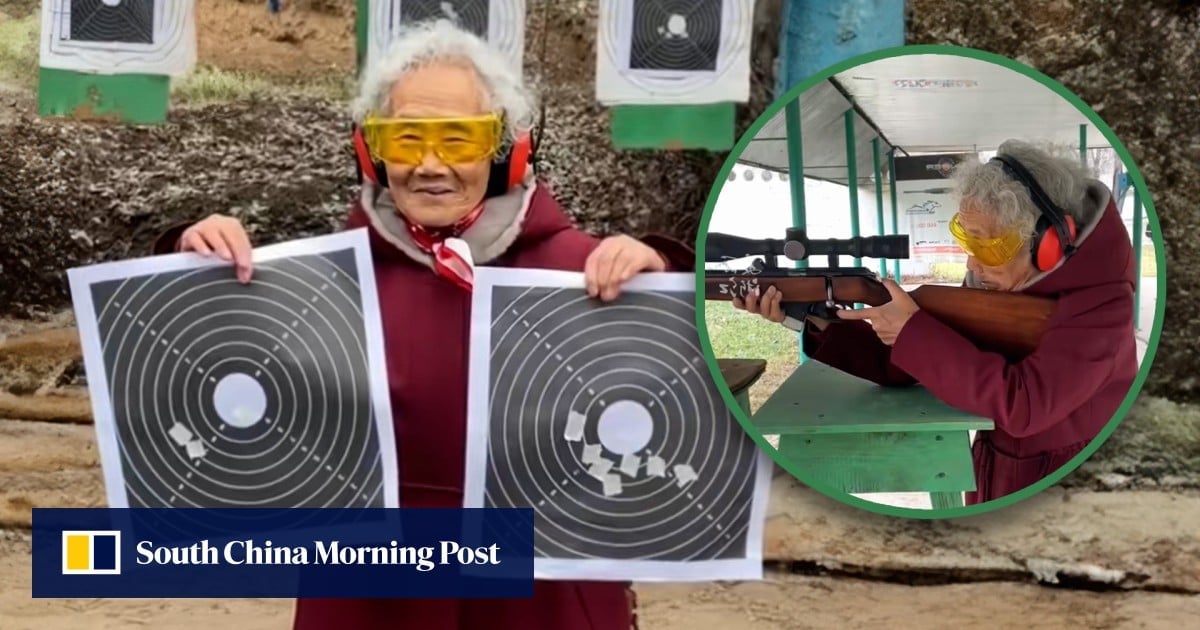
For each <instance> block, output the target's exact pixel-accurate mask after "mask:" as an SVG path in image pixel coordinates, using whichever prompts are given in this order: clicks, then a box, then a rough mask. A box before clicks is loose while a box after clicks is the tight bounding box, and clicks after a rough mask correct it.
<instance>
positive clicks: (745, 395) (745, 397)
mask: <svg viewBox="0 0 1200 630" xmlns="http://www.w3.org/2000/svg"><path fill="white" fill-rule="evenodd" d="M733 399H734V400H736V401H737V404H738V406H739V407H741V408H742V412H743V413H745V414H746V415H750V388H749V387H747V388H746V389H743V390H742V391H740V392H738V393H736V394H734V395H733Z"/></svg>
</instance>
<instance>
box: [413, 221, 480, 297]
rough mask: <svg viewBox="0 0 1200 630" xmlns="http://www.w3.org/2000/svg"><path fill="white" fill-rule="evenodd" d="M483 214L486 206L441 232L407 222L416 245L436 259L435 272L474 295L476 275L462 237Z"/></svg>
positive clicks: (441, 229) (434, 261) (468, 247)
mask: <svg viewBox="0 0 1200 630" xmlns="http://www.w3.org/2000/svg"><path fill="white" fill-rule="evenodd" d="M481 214H483V204H482V203H481V204H479V205H478V206H476V207H475V209H474V210H472V211H471V212H470V213H469V214H467V216H465V217H463V218H461V219H459V220H458V222H456V223H455V224H454V225H451V226H449V227H445V228H438V229H429V228H426V227H423V226H421V225H418V224H416V223H413V222H412V221H408V220H407V219H406V220H405V223H406V224H407V225H408V233H409V234H410V235H412V238H413V242H415V243H416V244H417V247H420V248H421V250H422V251H424V252H425V253H426V254H429V255H430V256H432V257H433V272H434V273H436V274H437V275H439V276H441V277H443V278H445V279H446V280H449V281H450V282H453V283H454V284H455V285H457V286H458V287H459V288H462V289H464V290H466V291H470V290H471V287H472V286H473V285H474V282H475V272H474V271H473V269H472V267H471V261H470V255H471V250H470V246H468V245H467V243H466V242H465V241H463V240H462V239H460V238H458V237H459V236H460V235H462V233H463V232H465V231H466V230H467V228H469V227H471V226H472V225H473V224H474V223H475V221H476V220H478V219H479V215H481Z"/></svg>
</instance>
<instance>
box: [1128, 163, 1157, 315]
mask: <svg viewBox="0 0 1200 630" xmlns="http://www.w3.org/2000/svg"><path fill="white" fill-rule="evenodd" d="M1143 238H1144V235H1143V234H1142V196H1141V195H1140V194H1138V188H1137V186H1134V187H1133V282H1134V284H1133V329H1134V330H1141V329H1142V325H1141V321H1140V320H1141V317H1140V316H1139V315H1140V313H1141V310H1142V240H1143ZM1155 273H1162V269H1158V270H1156V272H1155Z"/></svg>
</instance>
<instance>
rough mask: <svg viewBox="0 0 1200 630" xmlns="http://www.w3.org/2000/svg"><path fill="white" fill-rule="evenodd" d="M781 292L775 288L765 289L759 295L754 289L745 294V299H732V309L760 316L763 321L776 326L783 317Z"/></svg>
mask: <svg viewBox="0 0 1200 630" xmlns="http://www.w3.org/2000/svg"><path fill="white" fill-rule="evenodd" d="M782 304H783V292H782V291H780V290H779V289H776V288H775V287H773V286H771V287H767V290H766V291H765V292H764V293H762V295H759V291H758V289H754V290H753V291H751V292H750V293H747V294H746V299H745V300H743V299H742V298H733V308H736V309H740V310H743V311H746V312H747V313H753V314H755V315H761V316H762V317H763V319H765V320H767V321H771V322H775V323H776V324H778V323H780V322H782V321H783V319H784V315H783V306H782Z"/></svg>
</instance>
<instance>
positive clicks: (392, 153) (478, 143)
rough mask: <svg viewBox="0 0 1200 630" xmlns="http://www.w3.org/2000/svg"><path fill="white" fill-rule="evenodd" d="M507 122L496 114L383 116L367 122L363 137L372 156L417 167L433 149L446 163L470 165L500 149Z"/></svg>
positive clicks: (364, 126)
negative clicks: (455, 116)
mask: <svg viewBox="0 0 1200 630" xmlns="http://www.w3.org/2000/svg"><path fill="white" fill-rule="evenodd" d="M502 130H503V125H502V123H501V121H500V117H499V116H497V115H495V114H489V115H487V116H472V117H467V118H382V117H375V116H370V117H368V118H367V119H366V120H365V121H363V138H364V139H365V140H366V141H367V147H368V148H369V149H370V151H371V155H372V157H374V158H375V159H377V160H382V161H384V162H391V163H393V164H407V165H410V166H416V165H418V164H420V163H421V162H422V161H423V160H424V159H425V155H426V154H427V152H429V151H432V152H433V154H434V155H436V156H437V157H438V159H440V160H441V161H442V162H444V163H446V164H451V165H453V164H470V163H472V162H481V161H483V160H486V159H489V158H491V157H492V156H493V155H494V154H495V153H496V151H497V150H498V149H499V148H500V135H501V131H502Z"/></svg>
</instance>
